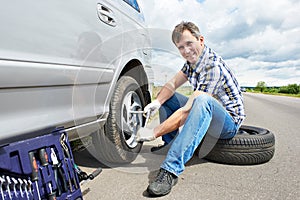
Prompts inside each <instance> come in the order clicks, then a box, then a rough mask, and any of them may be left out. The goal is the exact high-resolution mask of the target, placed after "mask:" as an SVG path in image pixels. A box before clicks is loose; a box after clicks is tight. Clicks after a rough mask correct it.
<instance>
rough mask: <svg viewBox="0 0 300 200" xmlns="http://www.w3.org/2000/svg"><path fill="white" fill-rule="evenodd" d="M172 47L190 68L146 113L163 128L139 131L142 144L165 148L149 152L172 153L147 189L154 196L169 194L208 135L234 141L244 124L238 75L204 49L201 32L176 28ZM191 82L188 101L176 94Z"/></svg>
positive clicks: (187, 26) (182, 26)
mask: <svg viewBox="0 0 300 200" xmlns="http://www.w3.org/2000/svg"><path fill="white" fill-rule="evenodd" d="M172 41H173V43H174V44H175V45H176V47H177V48H178V50H179V52H180V54H181V55H182V56H183V57H184V58H185V59H186V63H185V64H184V66H183V67H182V69H181V70H180V71H179V72H178V73H177V74H176V75H175V76H174V77H173V78H172V79H171V80H170V81H168V82H167V83H166V84H165V85H164V86H163V88H162V89H161V91H160V92H159V94H158V95H157V98H156V100H154V101H153V102H152V103H150V104H148V105H147V106H146V107H145V109H144V112H150V113H151V115H152V116H153V115H155V113H156V112H157V111H158V110H159V114H160V121H161V124H160V125H159V126H157V127H155V128H154V129H149V128H141V129H140V130H139V131H138V136H137V140H138V141H152V140H154V139H156V138H157V137H160V136H162V139H163V141H164V145H163V146H161V147H153V148H152V149H151V151H156V150H159V149H161V148H164V147H166V148H167V147H168V148H169V150H168V153H167V156H166V158H165V160H164V162H163V163H162V165H161V169H160V170H159V172H158V174H157V177H156V179H155V180H154V181H153V182H152V183H150V185H149V186H148V188H147V191H148V193H149V194H150V195H153V196H162V195H166V194H168V193H169V192H170V191H171V189H172V187H173V186H174V185H175V184H176V183H177V180H178V176H179V175H180V174H181V173H182V172H183V171H184V167H185V164H186V162H187V161H189V160H190V159H191V157H192V156H193V154H194V152H195V150H196V149H197V147H198V146H199V144H200V143H201V141H202V140H203V138H204V136H205V135H206V134H210V135H211V136H213V137H215V138H217V139H218V138H222V139H229V138H232V137H234V135H235V134H236V133H237V131H238V129H239V127H240V125H241V123H242V121H243V119H244V118H245V114H244V105H243V97H242V94H241V91H240V87H239V84H238V82H237V80H236V78H235V76H234V74H233V73H232V71H231V70H230V68H229V67H228V66H227V65H226V64H225V62H224V60H223V59H222V58H221V57H220V56H218V55H217V54H216V53H215V52H214V51H213V50H212V49H210V48H209V47H207V46H206V45H205V44H204V37H203V36H202V35H201V34H200V31H199V29H198V27H197V26H196V25H195V24H193V23H192V22H182V23H180V24H178V25H177V26H176V27H175V29H174V30H173V34H172ZM187 81H189V82H190V84H191V85H192V86H193V88H194V93H193V94H192V95H191V96H190V97H189V98H188V97H186V96H183V95H181V94H179V93H176V92H175V90H176V89H177V88H178V87H180V86H181V85H182V84H184V83H185V82H187ZM181 126H183V127H182V129H181V131H180V132H179V131H178V128H179V127H181Z"/></svg>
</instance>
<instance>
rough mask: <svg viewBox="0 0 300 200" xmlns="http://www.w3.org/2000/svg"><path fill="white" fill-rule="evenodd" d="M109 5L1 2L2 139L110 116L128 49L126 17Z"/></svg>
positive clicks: (74, 1) (101, 2)
mask: <svg viewBox="0 0 300 200" xmlns="http://www.w3.org/2000/svg"><path fill="white" fill-rule="evenodd" d="M111 2H113V1H108V0H107V1H106V0H98V1H95V0H85V1H81V0H72V1H70V0H65V1H62V0H51V1H33V0H27V1H15V0H12V1H5V2H2V5H1V7H0V25H1V26H0V91H1V92H0V99H1V100H0V101H1V103H0V110H1V113H0V126H1V134H0V140H1V139H4V138H9V137H11V136H13V135H20V134H23V133H28V132H31V131H33V130H38V129H41V128H45V127H50V126H51V127H52V126H54V127H55V126H59V125H64V126H66V125H67V126H69V127H71V126H74V124H75V125H76V124H80V123H84V122H87V121H89V120H94V119H95V118H97V117H98V116H99V115H101V114H103V113H104V112H107V110H108V108H107V107H104V104H105V101H106V100H107V99H106V94H107V93H108V90H109V86H110V85H111V80H112V77H113V74H114V71H115V69H116V68H117V67H118V65H119V63H120V59H121V57H120V54H121V48H120V45H121V44H122V37H119V36H120V32H121V31H122V27H121V23H119V22H120V15H119V13H118V9H115V8H114V6H113V5H112V4H111ZM66 128H67V127H66Z"/></svg>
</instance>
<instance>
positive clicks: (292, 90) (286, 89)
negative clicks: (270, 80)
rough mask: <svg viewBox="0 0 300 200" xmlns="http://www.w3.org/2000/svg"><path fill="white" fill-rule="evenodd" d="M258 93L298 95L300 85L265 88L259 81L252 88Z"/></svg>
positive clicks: (264, 84)
mask: <svg viewBox="0 0 300 200" xmlns="http://www.w3.org/2000/svg"><path fill="white" fill-rule="evenodd" d="M254 90H255V91H258V92H267V93H282V94H296V95H297V94H300V84H299V85H298V84H296V83H295V84H288V85H287V86H280V87H267V84H266V83H265V82H264V81H259V82H258V83H257V85H256V87H255V88H254Z"/></svg>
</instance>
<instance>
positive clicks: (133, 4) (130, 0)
mask: <svg viewBox="0 0 300 200" xmlns="http://www.w3.org/2000/svg"><path fill="white" fill-rule="evenodd" d="M123 1H125V2H126V3H128V4H129V5H130V6H131V7H133V8H134V9H135V10H137V11H138V12H140V7H139V4H138V3H137V1H136V0H123Z"/></svg>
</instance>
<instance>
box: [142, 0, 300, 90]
mask: <svg viewBox="0 0 300 200" xmlns="http://www.w3.org/2000/svg"><path fill="white" fill-rule="evenodd" d="M201 2H202V3H199V1H196V0H182V1H178V0H170V1H160V0H147V1H139V3H140V4H141V7H142V9H143V10H144V14H145V18H146V21H147V22H148V24H149V27H150V28H152V30H154V32H155V31H156V30H160V32H164V34H158V36H159V35H164V37H161V38H160V39H158V38H159V37H155V38H156V39H155V41H156V42H155V41H154V43H155V44H156V45H158V46H160V47H159V48H160V49H167V51H173V52H175V51H176V50H175V49H174V48H173V49H172V47H171V46H173V44H172V42H171V38H170V33H171V31H172V30H173V28H174V26H175V25H176V24H178V23H179V22H181V21H183V20H184V21H192V22H194V23H196V24H197V25H198V26H199V28H200V30H201V32H202V34H203V35H204V37H205V41H206V44H207V45H208V46H209V47H211V48H213V49H214V50H215V51H216V52H217V53H218V54H220V55H221V56H222V57H223V58H224V59H225V60H227V62H228V64H229V66H231V67H232V68H234V66H239V67H238V68H234V71H235V72H236V74H237V76H238V79H239V80H240V82H241V85H248V86H255V85H256V83H257V82H258V81H265V82H266V83H267V84H268V85H287V84H290V83H298V84H300V74H299V71H300V60H299V58H300V21H299V19H300V12H299V10H300V2H299V1H295V0H277V1H273V0H272V1H271V0H265V1H260V0H251V1H250V0H248V1H239V0H224V1H219V0H206V1H201ZM166 33H168V34H166ZM157 41H159V42H157ZM170 49H171V50H170ZM154 59H156V58H155V57H154ZM164 60H166V61H167V62H171V60H172V61H173V62H172V65H176V63H175V60H176V59H174V57H172V59H167V58H166V56H163V57H160V58H159V61H160V62H162V63H163V62H164ZM177 62H178V63H177V64H178V65H179V66H180V67H181V66H182V61H177ZM165 63H166V62H165ZM274 67H275V68H274ZM173 68H174V67H172V69H173ZM252 69H257V70H252ZM287 74H293V75H292V76H289V75H287Z"/></svg>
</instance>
